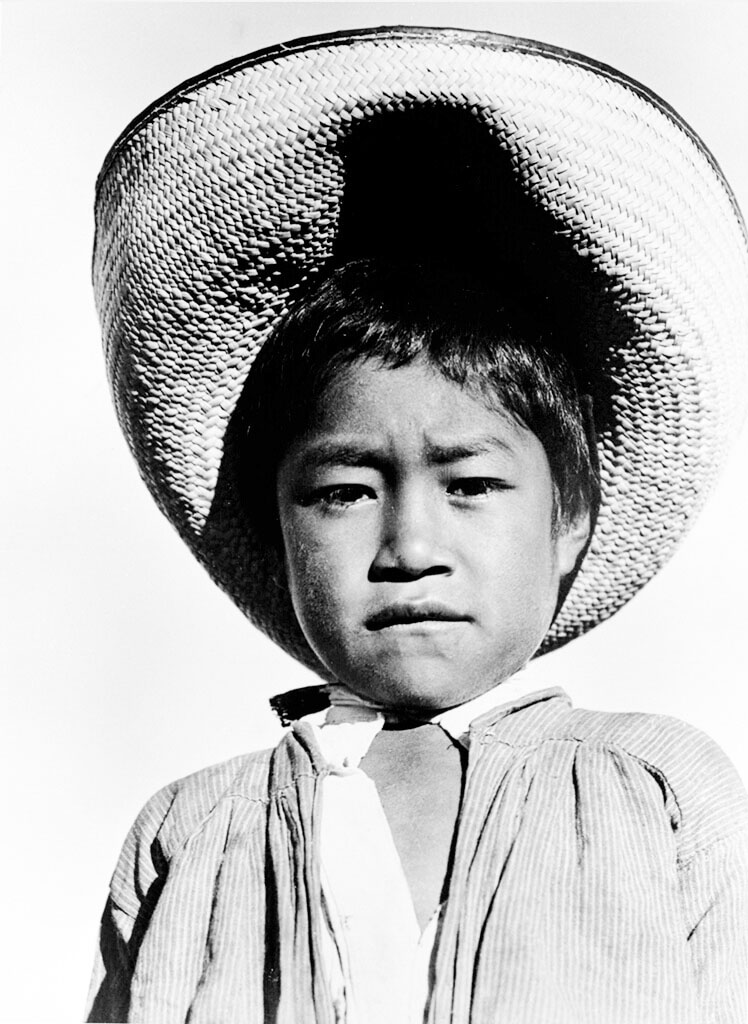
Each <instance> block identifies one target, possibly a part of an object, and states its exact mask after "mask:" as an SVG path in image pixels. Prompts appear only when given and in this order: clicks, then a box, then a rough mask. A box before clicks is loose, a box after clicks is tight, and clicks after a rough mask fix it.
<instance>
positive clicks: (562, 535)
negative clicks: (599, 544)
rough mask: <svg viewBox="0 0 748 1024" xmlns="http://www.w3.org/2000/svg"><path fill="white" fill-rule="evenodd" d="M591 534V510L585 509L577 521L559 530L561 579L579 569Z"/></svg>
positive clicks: (557, 546)
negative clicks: (581, 556) (578, 566)
mask: <svg viewBox="0 0 748 1024" xmlns="http://www.w3.org/2000/svg"><path fill="white" fill-rule="evenodd" d="M591 532H592V517H591V516H590V511H589V509H585V511H584V512H581V513H580V514H579V515H578V516H577V517H576V519H574V520H573V521H572V522H570V523H566V524H564V525H563V526H562V527H561V528H560V529H559V532H558V536H557V538H556V558H557V560H558V571H559V574H560V576H561V579H564V577H565V576H568V575H569V573H570V572H573V571H574V569H575V568H576V567H577V562H578V559H579V556H580V554H581V553H582V552H583V551H584V549H585V548H586V547H587V543H588V541H589V539H590V535H591Z"/></svg>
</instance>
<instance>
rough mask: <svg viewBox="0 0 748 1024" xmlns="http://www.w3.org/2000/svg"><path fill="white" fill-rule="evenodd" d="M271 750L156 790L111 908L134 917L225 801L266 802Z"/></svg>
mask: <svg viewBox="0 0 748 1024" xmlns="http://www.w3.org/2000/svg"><path fill="white" fill-rule="evenodd" d="M272 754H273V751H272V750H261V751H256V752H254V753H250V754H243V755H240V756H238V757H234V758H231V759H230V760H228V761H223V762H221V763H220V764H216V765H211V766H210V767H208V768H203V769H202V770H200V771H197V772H194V773H192V774H190V775H187V776H185V777H184V778H181V779H177V780H176V781H175V782H172V783H170V784H169V785H167V786H164V787H163V788H162V789H160V790H158V792H157V793H155V794H154V795H153V796H152V797H151V798H150V799H149V800H148V801H147V803H146V804H145V806H144V807H143V809H142V810H141V811H140V813H139V814H138V816H137V818H136V819H135V822H134V824H133V826H132V828H131V829H130V831H129V833H128V835H127V838H126V839H125V843H124V845H123V848H122V852H121V854H120V857H119V861H118V863H117V867H116V868H115V871H114V875H113V877H112V883H111V892H112V897H113V898H114V900H115V903H116V904H117V905H118V906H120V907H121V908H122V909H123V910H124V911H126V912H128V913H136V912H137V910H138V906H139V904H140V902H142V899H143V898H144V897H145V895H146V894H147V893H148V892H149V891H150V890H151V887H152V885H153V883H154V882H156V881H157V880H158V879H159V877H161V876H165V874H166V873H167V871H168V864H169V862H170V860H171V859H172V857H173V856H174V855H175V854H176V853H177V851H178V850H180V849H181V848H182V847H183V846H184V844H185V843H186V842H187V841H188V840H189V839H190V837H191V836H192V835H193V834H194V833H195V832H196V831H197V830H198V829H200V828H201V827H203V826H204V825H205V823H206V822H208V821H209V820H210V819H211V817H212V816H213V815H214V812H215V811H216V810H217V809H218V808H219V807H220V805H221V804H223V803H224V802H225V801H226V800H232V799H235V800H240V801H252V802H255V803H256V804H258V805H262V804H264V803H266V802H267V799H268V779H269V769H270V762H271V758H272Z"/></svg>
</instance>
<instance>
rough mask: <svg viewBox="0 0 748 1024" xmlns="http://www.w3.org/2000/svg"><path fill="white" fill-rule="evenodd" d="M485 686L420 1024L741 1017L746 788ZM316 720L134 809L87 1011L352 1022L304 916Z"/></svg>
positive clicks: (198, 1023)
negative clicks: (499, 697) (492, 694)
mask: <svg viewBox="0 0 748 1024" xmlns="http://www.w3.org/2000/svg"><path fill="white" fill-rule="evenodd" d="M507 696H510V697H511V699H510V700H509V701H508V702H507V701H505V702H504V703H501V704H500V705H499V706H498V707H497V706H494V707H492V708H490V709H487V710H483V711H482V712H481V710H480V709H476V710H477V713H478V717H474V718H473V720H472V721H471V722H470V723H469V729H468V732H467V738H466V741H465V743H466V747H467V770H466V779H465V786H464V792H463V800H462V807H461V811H460V819H459V824H458V829H457V835H456V840H455V849H454V857H453V863H452V869H451V875H450V881H449V892H448V897H447V899H446V901H445V902H444V904H443V905H442V908H441V911H440V914H439V922H438V928H435V929H434V934H433V935H432V936H431V938H433V940H434V941H433V946H432V947H431V948H430V949H429V959H428V971H427V977H426V980H425V986H424V987H425V992H424V993H423V995H422V999H423V1002H424V1009H423V1021H424V1022H425V1024H452V1022H454V1024H489V1022H494V1021H501V1022H502V1024H541V1022H542V1024H600V1022H601V1021H604V1022H605V1024H744V1022H745V1020H746V1007H747V1004H746V994H747V993H746V985H747V980H748V937H747V932H748V857H747V854H748V799H747V798H746V794H745V790H744V788H743V786H742V784H741V782H740V780H739V779H738V777H737V774H736V773H735V771H734V769H733V768H732V766H731V765H730V764H729V762H728V761H727V759H726V758H725V757H724V755H723V754H722V753H721V752H720V751H719V749H718V748H717V747H716V746H715V745H714V744H713V743H712V742H711V741H710V740H709V739H707V738H706V737H705V736H704V735H703V734H701V733H699V732H698V731H696V730H694V729H692V728H691V727H689V726H687V725H684V724H683V723H681V722H678V721H676V720H674V719H670V718H664V717H660V716H651V715H638V714H610V713H603V712H594V711H586V710H582V709H575V708H573V707H572V706H571V704H570V701H569V700H568V698H567V697H566V695H565V694H564V693H563V692H562V691H560V690H558V689H551V690H544V691H540V692H535V693H531V694H525V693H518V694H510V692H509V691H507ZM494 703H495V702H494ZM457 710H460V709H457ZM375 714H376V712H375ZM369 717H370V716H369ZM364 718H366V716H364ZM370 720H371V719H370ZM443 727H444V726H443ZM325 731H326V729H324V728H323V729H320V726H319V724H317V723H315V722H312V721H301V722H298V723H296V724H295V725H294V727H293V728H292V729H291V730H290V731H289V732H288V733H287V734H286V735H285V736H284V737H283V739H282V740H281V742H280V743H279V744H278V746H277V747H276V748H275V750H272V751H263V752H260V753H255V754H249V755H246V756H243V757H239V758H235V759H233V760H232V761H229V762H226V763H225V764H222V765H218V766H215V767H213V768H210V769H207V770H205V771H202V772H199V773H197V774H196V775H193V776H190V777H189V778H187V779H184V780H181V781H179V782H176V783H174V784H172V785H171V786H168V787H166V788H165V789H164V790H162V791H161V792H160V793H158V794H157V795H156V796H155V797H154V798H153V799H152V800H151V801H149V803H148V804H147V805H146V807H145V808H144V810H143V811H142V813H141V815H140V816H139V817H138V819H137V821H136V823H135V825H134V827H133V829H132V830H131V832H130V834H129V836H128V838H127V840H126V843H125V846H124V849H123V852H122V855H121V858H120V861H119V863H118V865H117V868H116V871H115V874H114V877H113V880H112V885H111V893H110V897H109V900H108V903H107V907H106V910H105V913H104V917H103V921H102V930H101V939H100V949H99V956H98V958H97V964H96V968H95V972H94V977H93V981H92V987H91V998H90V1004H89V1016H88V1019H89V1020H91V1021H126V1020H131V1021H139V1022H143V1024H146V1022H147V1024H177V1022H180V1024H181V1022H186V1021H188V1020H189V1021H190V1024H208V1022H210V1024H217V1022H221V1024H234V1022H235V1024H268V1022H269V1021H273V1022H277V1024H342V1022H346V1024H353V1022H354V1017H353V1015H352V1011H351V1006H352V1005H353V1003H352V1002H351V1001H350V1000H347V999H346V997H345V984H344V983H343V987H342V989H341V988H340V977H339V978H338V987H337V989H336V983H335V980H334V970H331V964H333V963H334V961H333V960H331V949H333V947H335V946H336V945H337V946H339V943H340V935H341V934H342V933H341V932H340V929H339V927H338V931H337V932H336V927H335V924H334V922H332V921H331V920H330V919H329V917H328V918H327V919H326V917H325V911H324V905H325V899H324V893H325V892H326V891H328V892H329V891H330V890H329V885H330V879H329V874H330V871H332V872H333V874H334V873H335V866H334V864H333V860H332V858H331V856H330V855H328V854H326V853H325V849H326V847H325V846H324V843H325V842H326V840H325V833H324V827H325V826H324V821H325V813H324V801H325V798H327V799H328V801H329V802H331V801H332V800H333V799H337V797H331V796H330V793H331V792H332V790H330V788H329V786H327V782H326V781H325V780H331V778H332V777H333V776H334V771H335V765H334V764H331V761H330V759H329V758H328V757H327V756H326V755H325V753H324V749H325V748H326V747H327V746H328V744H327V742H326V741H324V740H323V741H320V733H321V732H325ZM369 742H370V741H369ZM343 746H346V744H343ZM365 749H366V746H365V744H364V746H363V750H364V752H365ZM361 756H363V753H362V754H361ZM353 770H355V769H353ZM359 774H360V775H362V776H363V773H359ZM363 778H364V781H366V779H365V777H363ZM334 785H335V783H334V782H333V786H334ZM326 787H327V789H326ZM328 791H329V792H328ZM341 793H342V790H338V795H340V794H341ZM330 806H332V805H331V803H330ZM373 807H374V810H371V808H370V811H371V813H372V814H374V813H375V812H376V801H375V803H374V805H373ZM328 809H329V808H328ZM331 813H333V815H334V810H333V811H332V812H331ZM366 815H367V812H366V811H365V810H364V817H365V821H366V822H369V823H370V822H371V820H372V818H371V815H369V816H368V817H367V816H366ZM338 821H340V818H338ZM380 824H381V823H380ZM379 834H380V836H381V834H382V833H381V829H380V832H379ZM337 877H338V878H340V877H341V876H339V875H338V876H337ZM326 887H328V888H327V890H326ZM398 905H399V906H400V907H402V906H403V902H402V900H401V901H400V903H399V904H398ZM331 942H332V945H331ZM342 977H343V982H344V981H345V971H343V975H342ZM341 993H342V995H341Z"/></svg>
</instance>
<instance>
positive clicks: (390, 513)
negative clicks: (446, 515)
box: [369, 495, 453, 582]
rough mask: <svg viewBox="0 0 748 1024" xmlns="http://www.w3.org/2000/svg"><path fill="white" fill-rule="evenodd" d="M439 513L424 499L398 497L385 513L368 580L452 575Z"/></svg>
mask: <svg viewBox="0 0 748 1024" xmlns="http://www.w3.org/2000/svg"><path fill="white" fill-rule="evenodd" d="M452 568H453V566H452V560H451V558H450V556H449V553H448V550H447V546H446V544H445V536H444V529H443V524H442V523H441V522H440V516H439V509H438V508H436V507H435V506H434V503H433V502H429V501H428V499H427V497H426V496H424V495H409V496H401V497H398V498H396V499H394V500H392V501H391V502H389V503H388V504H387V506H386V508H385V510H384V514H383V522H382V529H381V539H380V544H379V548H378V550H377V553H376V556H375V558H374V561H373V562H372V564H371V569H370V571H369V578H370V579H371V581H372V582H380V581H387V580H389V581H392V582H399V581H407V580H412V579H419V578H420V577H421V576H430V575H435V574H441V573H446V574H448V573H450V572H451V571H452Z"/></svg>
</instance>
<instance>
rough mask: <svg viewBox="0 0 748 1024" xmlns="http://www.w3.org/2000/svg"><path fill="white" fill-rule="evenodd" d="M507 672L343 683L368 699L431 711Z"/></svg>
mask: <svg viewBox="0 0 748 1024" xmlns="http://www.w3.org/2000/svg"><path fill="white" fill-rule="evenodd" d="M509 674H513V673H508V674H507V675H503V676H500V677H496V676H489V675H483V676H481V677H480V679H474V680H470V679H469V678H465V677H464V675H463V677H462V678H456V677H455V676H445V677H440V676H439V675H435V674H431V675H429V676H427V677H423V676H421V675H420V674H418V675H415V676H413V675H402V674H399V675H396V676H390V677H386V678H381V677H380V678H374V679H372V677H369V678H367V679H356V680H352V681H350V682H347V683H346V685H347V686H348V687H349V688H350V689H351V690H353V691H354V692H355V693H357V694H359V696H361V697H365V698H367V699H368V700H373V701H376V702H377V703H378V704H383V705H384V706H385V707H388V708H393V709H397V710H399V711H414V712H415V711H417V712H421V713H423V712H433V713H434V714H436V713H437V712H439V711H444V710H446V709H447V708H452V707H456V706H457V705H458V704H464V703H465V702H466V701H468V700H472V699H473V698H474V697H479V696H480V695H481V694H482V693H485V692H486V691H487V690H490V689H491V688H492V687H494V686H497V685H498V684H499V683H500V682H503V680H504V679H506V678H508V675H509Z"/></svg>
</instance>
